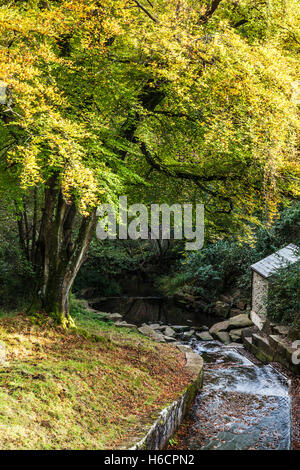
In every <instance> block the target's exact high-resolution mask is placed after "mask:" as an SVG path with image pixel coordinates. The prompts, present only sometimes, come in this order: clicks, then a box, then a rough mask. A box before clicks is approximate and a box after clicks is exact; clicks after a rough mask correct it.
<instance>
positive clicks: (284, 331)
mask: <svg viewBox="0 0 300 470" xmlns="http://www.w3.org/2000/svg"><path fill="white" fill-rule="evenodd" d="M289 331H290V329H289V327H288V326H283V325H276V326H273V332H274V335H283V336H287V335H288V334H289Z"/></svg>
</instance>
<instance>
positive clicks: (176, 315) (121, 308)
mask: <svg viewBox="0 0 300 470" xmlns="http://www.w3.org/2000/svg"><path fill="white" fill-rule="evenodd" d="M93 306H94V307H95V308H97V309H98V310H100V311H103V312H110V313H112V312H117V313H121V314H122V315H124V319H125V320H126V321H127V322H128V323H134V324H136V325H141V324H142V323H157V322H162V323H163V324H166V325H191V326H193V325H194V326H201V325H206V326H208V327H210V326H212V325H213V324H214V323H216V321H218V319H216V318H214V317H212V316H211V315H206V314H205V313H204V312H197V313H196V312H194V311H192V310H190V311H189V310H187V309H185V308H183V307H180V306H178V305H176V303H175V302H174V301H173V299H172V298H166V297H159V296H157V297H156V296H152V297H151V296H146V297H137V296H135V297H130V296H128V297H103V298H101V299H100V298H99V299H98V300H97V302H96V303H94V304H93Z"/></svg>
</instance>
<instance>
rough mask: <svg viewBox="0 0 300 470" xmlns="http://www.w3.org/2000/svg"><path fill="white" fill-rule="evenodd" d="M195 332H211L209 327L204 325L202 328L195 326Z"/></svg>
mask: <svg viewBox="0 0 300 470" xmlns="http://www.w3.org/2000/svg"><path fill="white" fill-rule="evenodd" d="M193 330H195V331H209V328H208V326H205V325H202V326H193Z"/></svg>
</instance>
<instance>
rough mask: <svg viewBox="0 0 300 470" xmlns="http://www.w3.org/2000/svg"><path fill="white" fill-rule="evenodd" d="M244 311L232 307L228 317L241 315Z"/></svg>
mask: <svg viewBox="0 0 300 470" xmlns="http://www.w3.org/2000/svg"><path fill="white" fill-rule="evenodd" d="M244 313H245V312H243V310H240V309H239V308H232V309H231V310H230V312H229V316H230V318H232V317H236V316H237V315H243V314H244Z"/></svg>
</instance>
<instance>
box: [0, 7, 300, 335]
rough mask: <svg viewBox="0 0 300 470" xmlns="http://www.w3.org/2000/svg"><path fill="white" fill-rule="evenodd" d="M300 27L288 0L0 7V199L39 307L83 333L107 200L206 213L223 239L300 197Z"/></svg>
mask: <svg viewBox="0 0 300 470" xmlns="http://www.w3.org/2000/svg"><path fill="white" fill-rule="evenodd" d="M298 20H299V8H298V6H297V2H294V1H291V2H285V1H283V0H272V1H271V2H269V1H268V2H261V1H253V0H251V1H250V0H243V1H238V2H233V1H230V0H224V1H217V2H215V1H213V2H210V1H206V0H203V2H194V1H191V0H182V1H178V2H170V1H167V0H155V1H154V2H151V4H150V3H149V5H148V6H147V7H145V6H141V4H140V3H139V2H135V1H131V0H114V1H111V0H105V1H103V2H101V5H100V4H99V2H96V1H92V0H87V1H82V0H76V1H73V2H69V1H67V0H64V1H61V2H57V1H51V0H49V1H46V2H40V1H25V2H18V1H12V2H7V1H5V0H2V1H1V2H0V30H1V55H0V68H1V77H0V79H1V104H0V151H1V163H0V164H1V173H0V191H1V193H0V197H1V201H2V205H3V204H4V201H5V207H6V213H5V215H4V218H5V220H6V221H7V225H8V226H10V225H11V224H13V223H15V224H16V226H17V233H18V239H19V240H18V243H19V248H18V250H19V253H18V254H17V255H16V256H17V258H16V259H17V260H18V265H17V269H16V270H15V273H16V276H12V280H11V282H12V283H13V282H15V278H16V279H17V278H18V276H20V277H23V275H24V274H27V275H28V279H29V278H30V277H31V276H32V277H31V281H28V282H29V284H28V289H30V291H31V302H29V303H28V307H29V310H30V311H31V312H34V311H35V310H43V311H44V312H46V313H47V315H48V316H51V317H52V318H54V319H55V321H56V322H57V323H61V324H63V325H65V326H72V325H73V323H72V319H71V317H70V314H69V305H70V302H69V298H70V292H71V289H72V286H73V284H74V280H75V279H76V277H77V274H78V272H79V270H80V268H81V266H82V263H83V261H84V259H85V258H86V255H87V252H88V248H89V245H90V241H91V238H92V236H93V234H94V231H95V224H96V207H97V205H98V204H99V203H105V202H109V203H115V202H116V201H117V198H118V196H120V195H123V194H127V195H128V198H129V201H130V203H131V202H143V203H145V204H150V203H152V202H157V201H158V202H160V203H162V202H168V203H173V202H177V203H185V202H191V201H192V202H195V203H196V202H199V203H204V204H205V211H206V221H205V223H206V232H207V240H208V241H211V242H216V241H218V240H220V239H222V238H224V237H226V236H227V235H228V234H231V236H232V237H233V239H235V238H237V239H238V240H243V239H247V238H248V239H249V237H250V238H251V237H252V231H253V225H255V224H261V223H263V224H270V223H271V222H272V221H273V220H274V218H275V216H276V213H277V211H278V208H279V207H280V205H281V204H286V203H288V202H289V201H290V202H293V201H294V200H295V198H297V197H298V196H299V161H298V156H297V138H298V137H297V135H298V131H299V119H298V88H297V86H298V85H297V83H298V82H297V79H298V76H299V64H298V61H297V47H298V44H299V40H298V30H297V25H298ZM174 200H175V201H174ZM5 230H6V226H5V227H4V231H5ZM9 236H10V234H9ZM1 250H4V251H6V252H8V253H9V252H10V250H11V246H10V245H9V244H8V245H7V246H6V247H5V246H4V247H1ZM21 254H22V255H21ZM4 258H5V256H4ZM5 264H8V263H7V261H6V258H5V260H4V265H3V269H4V271H5V270H6V269H8V271H9V265H8V267H7V268H6V267H5ZM11 285H12V284H11ZM22 289H23V293H24V294H26V292H27V290H28V289H26V287H25V283H24V285H23V288H22ZM22 289H21V291H20V295H22V294H23V293H22ZM7 294H8V295H9V292H7ZM10 295H11V294H10ZM13 297H14V296H13Z"/></svg>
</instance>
